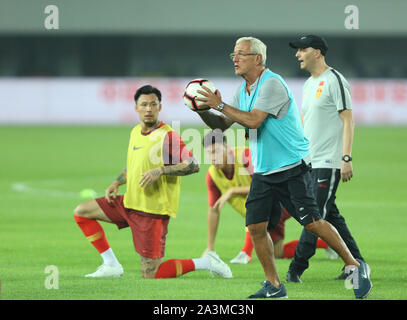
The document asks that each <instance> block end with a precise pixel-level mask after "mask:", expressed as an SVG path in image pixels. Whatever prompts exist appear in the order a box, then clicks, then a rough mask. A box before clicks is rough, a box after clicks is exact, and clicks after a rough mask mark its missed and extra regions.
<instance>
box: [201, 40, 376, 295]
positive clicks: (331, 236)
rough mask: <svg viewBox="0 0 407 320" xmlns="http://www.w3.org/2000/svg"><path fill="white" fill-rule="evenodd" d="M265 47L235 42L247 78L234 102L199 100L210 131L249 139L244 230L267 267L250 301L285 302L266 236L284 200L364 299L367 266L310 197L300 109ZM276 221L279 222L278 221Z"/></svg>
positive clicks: (215, 95) (215, 96) (214, 97)
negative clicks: (241, 132)
mask: <svg viewBox="0 0 407 320" xmlns="http://www.w3.org/2000/svg"><path fill="white" fill-rule="evenodd" d="M266 51H267V47H266V45H265V44H264V43H263V42H262V41H260V40H259V39H256V38H252V37H243V38H240V39H238V40H237V41H236V44H235V47H234V51H233V52H232V53H231V54H230V58H231V59H232V61H233V66H234V69H235V74H236V75H238V76H240V77H242V78H243V83H242V84H241V85H240V86H239V87H238V89H237V90H236V94H235V95H234V98H233V100H232V103H231V104H230V105H229V104H226V103H225V102H223V101H222V96H221V94H220V92H219V90H216V91H215V92H212V91H211V90H209V89H208V88H206V87H205V86H203V90H202V91H199V93H201V94H202V95H203V96H204V97H203V98H197V100H199V101H202V103H203V104H205V105H206V106H209V107H210V108H211V109H214V110H217V111H219V112H221V113H222V115H217V114H215V113H213V112H211V111H200V112H199V116H200V117H201V118H202V120H203V121H204V122H205V123H206V124H207V125H208V126H209V127H211V128H212V129H216V128H220V129H222V130H225V129H227V128H229V127H230V126H231V125H232V124H233V123H234V122H237V123H239V124H241V125H242V126H244V127H245V128H246V130H249V129H256V134H250V135H249V143H250V151H251V154H252V163H253V166H254V174H253V179H252V183H251V187H250V193H249V196H248V198H247V201H246V226H247V227H248V229H249V232H250V235H251V237H252V241H253V244H254V249H255V251H256V254H257V256H258V258H259V260H260V262H261V265H262V267H263V270H264V273H265V278H266V280H265V281H264V283H263V286H262V288H261V289H260V290H259V291H257V292H256V293H254V294H252V295H251V296H249V298H285V297H287V291H286V288H285V286H284V284H283V283H282V282H281V281H280V279H279V276H278V273H277V269H276V265H275V261H274V254H273V243H272V241H271V239H270V237H269V236H268V233H267V224H268V221H269V220H270V215H272V214H275V213H273V212H272V210H271V208H272V205H273V203H274V202H275V201H280V202H281V203H282V204H283V206H284V207H285V208H287V210H288V211H289V212H290V214H291V215H292V217H294V218H295V219H296V220H297V221H298V222H299V223H300V224H301V225H303V226H304V228H305V229H306V230H308V231H310V232H312V233H314V234H316V235H317V236H319V237H320V238H322V239H323V240H325V242H326V243H327V244H328V245H329V246H330V247H331V248H332V249H333V250H335V251H336V252H337V253H338V255H339V256H340V257H341V258H342V260H343V261H344V263H345V265H346V266H347V268H346V269H347V270H349V271H350V272H352V273H354V275H357V276H358V280H359V281H357V283H356V281H355V282H354V293H355V296H356V298H364V297H366V296H367V295H368V294H369V292H370V290H371V287H372V284H371V281H370V279H369V273H368V270H367V268H368V266H367V264H366V263H365V262H364V261H361V260H357V259H355V258H354V257H353V256H352V255H351V253H350V251H349V249H348V248H347V247H346V245H345V243H344V241H343V240H342V238H341V237H340V235H339V234H338V232H337V230H336V229H335V228H334V227H333V226H332V225H331V224H330V223H329V222H327V221H325V220H323V219H321V215H320V213H319V209H318V205H317V203H316V200H315V198H314V195H313V193H312V191H311V190H312V189H311V188H312V185H311V178H310V168H311V165H310V160H309V158H310V150H309V142H308V140H307V139H306V138H305V136H304V132H303V127H302V124H301V119H300V115H299V112H298V109H297V105H296V102H295V99H294V96H293V95H292V93H291V91H290V89H289V88H288V86H287V84H286V83H285V81H284V80H283V78H282V77H281V76H280V75H278V74H276V73H274V72H272V71H271V70H270V69H268V68H266ZM275 220H278V219H275Z"/></svg>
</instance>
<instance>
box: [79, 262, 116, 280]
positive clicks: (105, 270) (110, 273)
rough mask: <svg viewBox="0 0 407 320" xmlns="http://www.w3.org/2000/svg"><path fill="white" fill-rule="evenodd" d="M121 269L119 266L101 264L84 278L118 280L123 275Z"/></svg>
mask: <svg viewBox="0 0 407 320" xmlns="http://www.w3.org/2000/svg"><path fill="white" fill-rule="evenodd" d="M123 272H124V271H123V267H122V265H121V264H118V265H115V266H111V265H108V264H102V265H101V266H100V267H99V268H98V269H97V270H96V272H94V273H90V274H87V275H86V276H85V277H86V278H106V277H113V278H118V277H120V276H121V275H122V274H123Z"/></svg>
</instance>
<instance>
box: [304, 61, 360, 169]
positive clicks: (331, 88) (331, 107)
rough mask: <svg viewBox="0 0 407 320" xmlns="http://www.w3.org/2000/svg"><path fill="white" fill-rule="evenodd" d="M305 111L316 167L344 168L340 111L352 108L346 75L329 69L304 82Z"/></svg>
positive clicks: (313, 162)
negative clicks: (342, 165)
mask: <svg viewBox="0 0 407 320" xmlns="http://www.w3.org/2000/svg"><path fill="white" fill-rule="evenodd" d="M302 95H303V96H302V108H301V112H302V115H303V119H304V132H305V136H306V137H307V138H308V139H309V141H310V150H311V163H312V167H313V168H338V169H339V168H341V164H342V142H343V121H342V119H341V117H340V116H339V111H341V110H346V109H352V105H351V97H350V86H349V83H348V81H347V80H346V79H345V78H344V76H343V75H342V74H341V73H339V72H338V71H336V70H335V69H333V68H328V69H327V70H326V71H325V72H324V73H323V74H321V75H320V76H319V77H317V78H313V77H309V78H308V79H307V81H306V82H305V84H304V87H303V93H302Z"/></svg>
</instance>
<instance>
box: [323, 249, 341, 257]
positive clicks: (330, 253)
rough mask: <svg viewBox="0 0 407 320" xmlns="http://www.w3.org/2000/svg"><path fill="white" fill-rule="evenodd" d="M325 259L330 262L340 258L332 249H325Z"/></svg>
mask: <svg viewBox="0 0 407 320" xmlns="http://www.w3.org/2000/svg"><path fill="white" fill-rule="evenodd" d="M324 254H325V258H327V259H329V260H336V259H338V258H339V255H338V254H337V253H336V252H335V251H334V250H333V249H331V248H327V249H325V252H324Z"/></svg>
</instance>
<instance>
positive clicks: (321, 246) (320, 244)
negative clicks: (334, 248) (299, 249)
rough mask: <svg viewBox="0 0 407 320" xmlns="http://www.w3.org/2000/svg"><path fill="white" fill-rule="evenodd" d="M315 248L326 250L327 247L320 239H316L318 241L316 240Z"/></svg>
mask: <svg viewBox="0 0 407 320" xmlns="http://www.w3.org/2000/svg"><path fill="white" fill-rule="evenodd" d="M317 248H323V249H328V248H329V246H328V245H327V243H326V242H325V241H324V240H322V239H321V238H318V240H317Z"/></svg>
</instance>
